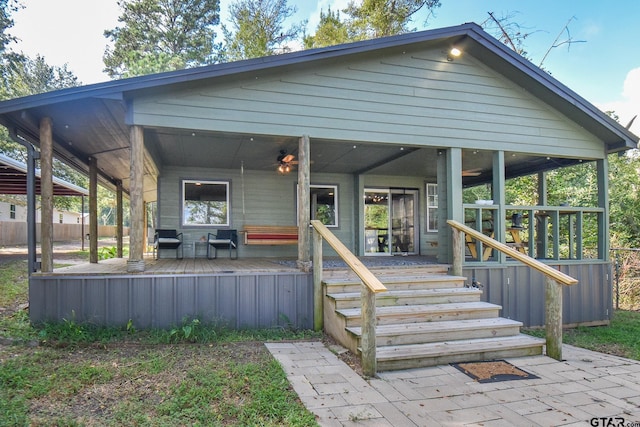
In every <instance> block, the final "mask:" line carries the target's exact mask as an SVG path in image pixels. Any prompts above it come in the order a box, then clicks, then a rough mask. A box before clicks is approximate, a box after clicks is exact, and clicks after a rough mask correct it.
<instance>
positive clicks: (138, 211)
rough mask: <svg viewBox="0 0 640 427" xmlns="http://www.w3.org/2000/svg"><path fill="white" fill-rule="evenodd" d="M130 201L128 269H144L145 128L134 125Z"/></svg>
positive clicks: (131, 140)
mask: <svg viewBox="0 0 640 427" xmlns="http://www.w3.org/2000/svg"><path fill="white" fill-rule="evenodd" d="M129 138H130V145H131V164H130V182H131V186H130V188H129V191H130V202H129V205H130V207H131V227H130V229H129V260H128V261H127V271H128V272H136V271H144V242H143V236H144V200H143V197H144V192H143V190H144V185H143V181H144V129H143V128H142V126H137V125H133V126H131V130H130V135H129Z"/></svg>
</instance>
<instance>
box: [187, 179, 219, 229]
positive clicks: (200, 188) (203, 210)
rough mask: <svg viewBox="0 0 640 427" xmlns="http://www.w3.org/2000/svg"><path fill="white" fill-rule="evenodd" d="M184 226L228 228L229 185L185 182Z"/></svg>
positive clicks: (211, 182)
mask: <svg viewBox="0 0 640 427" xmlns="http://www.w3.org/2000/svg"><path fill="white" fill-rule="evenodd" d="M182 225H186V226H211V225H219V226H228V225H229V183H228V182H224V181H196V180H183V181H182Z"/></svg>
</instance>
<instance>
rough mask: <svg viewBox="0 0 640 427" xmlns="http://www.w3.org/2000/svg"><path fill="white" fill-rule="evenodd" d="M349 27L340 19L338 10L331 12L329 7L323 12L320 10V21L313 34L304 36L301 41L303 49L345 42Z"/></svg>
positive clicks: (347, 37)
mask: <svg viewBox="0 0 640 427" xmlns="http://www.w3.org/2000/svg"><path fill="white" fill-rule="evenodd" d="M349 40H350V38H349V29H348V28H347V25H346V24H345V23H344V22H342V21H340V12H335V13H334V12H333V11H332V10H331V8H329V10H328V11H327V13H326V14H325V13H324V11H320V22H319V23H318V27H317V28H316V33H315V34H314V35H313V36H304V38H303V43H304V48H305V49H312V48H316V47H325V46H332V45H336V44H342V43H347V42H348V41H349Z"/></svg>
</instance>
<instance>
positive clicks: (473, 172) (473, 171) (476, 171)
mask: <svg viewBox="0 0 640 427" xmlns="http://www.w3.org/2000/svg"><path fill="white" fill-rule="evenodd" d="M481 173H482V169H481V168H475V169H467V170H464V171H462V176H479V175H480V174H481Z"/></svg>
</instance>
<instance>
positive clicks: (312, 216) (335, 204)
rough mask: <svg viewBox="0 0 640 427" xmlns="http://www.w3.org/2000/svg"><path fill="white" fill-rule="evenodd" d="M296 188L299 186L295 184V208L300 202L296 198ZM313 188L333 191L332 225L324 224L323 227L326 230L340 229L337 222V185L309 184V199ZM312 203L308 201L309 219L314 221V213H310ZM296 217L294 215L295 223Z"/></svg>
mask: <svg viewBox="0 0 640 427" xmlns="http://www.w3.org/2000/svg"><path fill="white" fill-rule="evenodd" d="M298 188H299V185H298V184H296V207H299V206H300V200H299V198H298V194H299V193H298ZM314 188H323V189H331V190H333V206H334V210H333V215H334V223H333V224H324V225H325V227H327V228H339V227H340V222H339V212H340V211H339V206H338V205H339V202H338V200H339V197H338V184H309V198H311V197H312V195H313V192H312V190H313V189H314ZM311 205H312V203H311V199H309V219H316V218H315V212H313V211H312V206H311ZM297 217H298V215H296V222H297Z"/></svg>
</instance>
